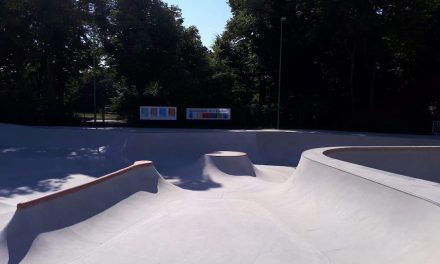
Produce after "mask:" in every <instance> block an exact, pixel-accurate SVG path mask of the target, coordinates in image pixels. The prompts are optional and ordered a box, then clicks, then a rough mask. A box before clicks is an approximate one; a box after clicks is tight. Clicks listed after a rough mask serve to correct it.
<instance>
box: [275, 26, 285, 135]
mask: <svg viewBox="0 0 440 264" xmlns="http://www.w3.org/2000/svg"><path fill="white" fill-rule="evenodd" d="M284 21H286V17H281V18H280V25H281V29H280V64H279V68H278V109H277V129H280V108H281V65H282V57H283V23H284Z"/></svg>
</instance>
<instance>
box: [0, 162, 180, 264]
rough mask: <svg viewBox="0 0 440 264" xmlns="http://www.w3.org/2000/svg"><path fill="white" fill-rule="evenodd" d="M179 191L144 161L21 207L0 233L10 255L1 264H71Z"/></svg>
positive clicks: (0, 245) (18, 206) (26, 203)
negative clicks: (5, 261) (34, 263)
mask: <svg viewBox="0 0 440 264" xmlns="http://www.w3.org/2000/svg"><path fill="white" fill-rule="evenodd" d="M178 192H179V190H178V189H177V188H176V187H174V186H172V185H171V184H169V183H168V182H166V181H165V180H164V179H163V178H162V176H161V175H160V174H159V173H158V172H157V171H156V169H155V168H154V166H153V163H152V162H150V161H141V162H136V163H134V164H133V165H132V166H130V167H127V168H125V169H122V170H119V171H117V172H114V173H111V174H109V175H106V176H103V177H101V178H98V179H96V180H94V181H92V182H88V183H85V184H82V185H79V186H76V187H73V188H70V189H66V190H63V191H60V192H56V193H53V194H50V195H47V196H43V197H41V198H37V199H34V200H31V201H28V202H25V203H19V204H17V209H16V211H15V213H14V215H13V217H12V218H11V219H10V220H9V223H8V224H7V225H6V226H5V227H4V228H3V230H2V231H1V240H2V241H1V242H0V248H2V251H0V252H1V253H2V254H6V253H7V255H6V256H5V255H3V256H2V257H3V258H2V259H3V260H5V259H9V262H8V263H19V262H22V261H23V262H30V263H31V262H32V263H33V262H35V261H37V262H38V261H41V263H68V262H69V261H71V260H73V259H75V258H77V257H78V256H80V255H82V254H84V252H87V250H88V249H92V248H94V247H96V246H97V245H99V244H100V243H102V242H103V241H106V240H108V239H111V238H112V237H114V236H115V235H117V234H118V233H120V232H122V231H124V230H125V229H126V228H127V226H130V225H133V224H135V223H136V222H137V221H140V220H142V218H143V217H145V216H146V215H149V214H151V213H152V212H154V208H156V207H157V206H159V205H160V204H161V203H163V202H164V201H167V200H169V199H171V198H172V197H173V194H172V193H178ZM161 194H162V195H161ZM161 196H162V197H161ZM163 196H164V197H163ZM48 238H50V239H48ZM6 251H7V252H6ZM45 259H46V260H45ZM0 262H1V261H0Z"/></svg>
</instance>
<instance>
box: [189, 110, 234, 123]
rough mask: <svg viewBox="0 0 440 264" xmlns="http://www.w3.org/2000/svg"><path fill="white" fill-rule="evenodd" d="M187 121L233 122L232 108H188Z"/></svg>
mask: <svg viewBox="0 0 440 264" xmlns="http://www.w3.org/2000/svg"><path fill="white" fill-rule="evenodd" d="M186 119H187V120H231V109H230V108H187V109H186Z"/></svg>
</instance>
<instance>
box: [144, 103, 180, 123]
mask: <svg viewBox="0 0 440 264" xmlns="http://www.w3.org/2000/svg"><path fill="white" fill-rule="evenodd" d="M139 118H140V120H177V108H176V107H169V106H141V107H139Z"/></svg>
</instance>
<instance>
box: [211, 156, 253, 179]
mask: <svg viewBox="0 0 440 264" xmlns="http://www.w3.org/2000/svg"><path fill="white" fill-rule="evenodd" d="M204 160H205V164H204V165H205V166H211V168H210V169H216V170H219V171H221V172H222V173H224V174H227V175H233V176H252V177H256V176H257V174H256V169H255V167H254V165H253V164H252V162H251V161H250V159H249V157H248V155H247V154H246V153H244V152H236V151H217V152H213V153H208V154H205V156H204Z"/></svg>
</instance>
